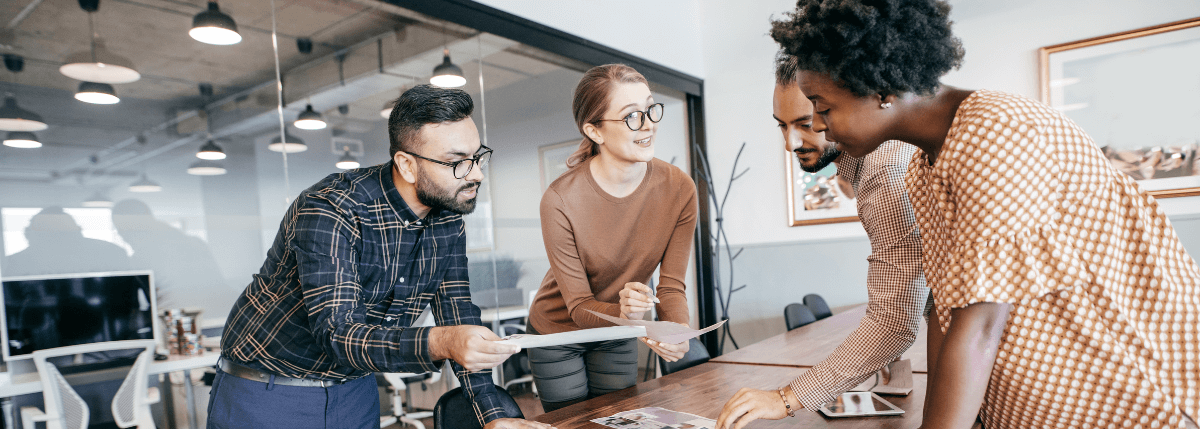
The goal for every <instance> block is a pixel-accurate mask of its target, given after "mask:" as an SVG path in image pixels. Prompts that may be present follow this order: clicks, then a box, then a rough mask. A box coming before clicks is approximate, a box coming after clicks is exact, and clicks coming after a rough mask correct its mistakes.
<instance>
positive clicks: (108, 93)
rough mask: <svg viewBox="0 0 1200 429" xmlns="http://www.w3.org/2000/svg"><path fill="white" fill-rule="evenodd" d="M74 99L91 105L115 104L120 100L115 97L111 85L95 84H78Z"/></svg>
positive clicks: (115, 92) (115, 93)
mask: <svg viewBox="0 0 1200 429" xmlns="http://www.w3.org/2000/svg"><path fill="white" fill-rule="evenodd" d="M75 99H76V100H79V101H82V102H84V103H91V104H117V103H119V102H121V99H120V98H119V97H117V91H116V90H114V89H113V86H112V85H109V84H107V83H97V82H82V83H80V84H79V91H78V92H76V93H75Z"/></svg>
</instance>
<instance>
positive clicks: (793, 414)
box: [779, 387, 796, 417]
mask: <svg viewBox="0 0 1200 429" xmlns="http://www.w3.org/2000/svg"><path fill="white" fill-rule="evenodd" d="M779 399H782V400H783V406H784V407H786V408H787V415H788V417H796V411H794V410H792V404H790V403H788V400H787V394H785V393H783V388H782V387H781V388H779Z"/></svg>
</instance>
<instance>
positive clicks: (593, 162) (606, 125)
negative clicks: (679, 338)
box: [528, 64, 697, 411]
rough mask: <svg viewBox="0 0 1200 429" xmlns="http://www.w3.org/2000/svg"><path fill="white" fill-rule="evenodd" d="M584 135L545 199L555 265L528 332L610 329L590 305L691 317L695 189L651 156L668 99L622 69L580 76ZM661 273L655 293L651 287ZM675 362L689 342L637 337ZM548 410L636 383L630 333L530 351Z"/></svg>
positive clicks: (607, 310) (577, 104)
mask: <svg viewBox="0 0 1200 429" xmlns="http://www.w3.org/2000/svg"><path fill="white" fill-rule="evenodd" d="M572 110H573V112H574V115H575V123H576V125H577V126H578V127H579V132H580V134H582V135H583V140H582V141H581V142H580V144H579V150H578V151H576V152H575V153H574V154H573V155H571V157H570V159H568V160H567V166H568V167H569V168H570V169H569V170H568V171H567V172H566V173H563V175H562V176H561V177H559V178H558V179H557V180H555V181H554V183H552V184H550V186H549V188H547V189H546V193H545V194H543V195H542V205H541V220H542V239H543V240H544V241H545V244H546V254H547V256H548V257H549V259H550V271H549V272H547V273H546V278H545V279H544V280H542V285H541V289H540V290H538V293H537V297H536V298H535V299H534V302H533V305H532V307H531V309H530V312H529V313H530V323H529V330H530V331H531V333H537V334H554V333H560V332H569V331H574V330H579V329H588V328H600V327H606V326H612V324H611V323H609V322H607V321H605V320H603V319H601V318H599V317H597V316H596V315H594V314H592V313H591V312H589V311H588V310H591V311H594V312H596V313H602V314H607V315H610V316H613V317H622V318H629V319H641V318H642V317H643V316H644V314H645V312H647V311H649V310H650V309H651V308H652V307H654V308H656V309H657V312H658V316H659V318H660V319H662V320H665V321H670V322H676V323H681V324H685V325H686V324H687V323H688V309H687V298H686V296H685V294H684V284H683V279H684V275H685V274H684V272H685V271H686V270H687V264H688V257H689V256H690V254H691V249H692V236H693V232H694V230H695V228H696V210H697V206H696V204H697V202H696V185H695V184H694V183H693V182H692V179H691V177H689V176H688V175H687V173H684V172H683V171H682V170H680V169H679V168H677V167H675V166H673V165H671V164H669V163H666V162H663V161H661V160H659V159H656V158H654V143H655V142H654V138H655V133H656V131H657V130H658V121H659V120H661V119H662V115H663V105H662V104H661V103H655V102H654V97H653V95H651V93H650V87H649V86H648V84H647V82H646V78H644V77H642V75H641V74H640V73H638V72H637V71H636V70H634V69H633V68H631V67H629V66H626V65H622V64H609V65H604V66H599V67H595V68H592V69H591V70H588V71H587V72H586V73H584V75H583V78H582V79H581V80H580V81H579V85H578V86H577V87H576V88H575V100H574V103H573V105H572ZM655 268H658V269H659V278H658V287H657V291H653V290H651V289H650V287H648V286H647V285H646V283H649V282H650V277H651V275H653V273H654V270H655ZM642 340H643V341H644V342H645V343H646V344H647V345H648V346H649V347H650V348H651V349H652V350H654V351H655V352H656V353H658V355H659V356H662V358H663V359H666V360H668V361H672V362H673V361H676V360H679V359H680V358H681V357H683V355H684V353H686V352H687V350H688V343H686V342H684V343H682V344H661V343H657V342H655V341H653V340H650V339H646V338H643V339H642ZM528 352H529V361H530V366H531V367H532V368H531V369H532V371H533V378H534V383H535V384H536V385H537V389H538V394H539V395H540V399H541V401H542V406H543V407H544V408H545V410H546V411H551V410H555V409H558V408H562V407H565V406H567V405H570V404H573V403H575V402H579V401H582V400H585V399H588V398H591V397H596V396H599V395H603V394H605V393H608V392H612V391H616V390H620V389H624V388H626V387H629V386H632V385H633V384H634V383H635V382H636V381H637V343H636V342H635V341H633V339H624V340H612V341H601V342H594V343H583V344H572V345H565V346H558V347H543V348H535V349H529V351H528Z"/></svg>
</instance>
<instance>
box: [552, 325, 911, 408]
mask: <svg viewBox="0 0 1200 429" xmlns="http://www.w3.org/2000/svg"><path fill="white" fill-rule="evenodd" d="M865 314H866V306H865V305H863V306H860V307H856V308H854V309H850V310H847V311H844V312H841V313H838V314H836V315H834V316H832V317H829V318H826V319H823V320H819V321H817V322H814V323H812V324H810V325H807V326H804V327H802V328H798V329H795V330H792V331H790V332H787V333H784V334H780V335H777V336H774V337H771V338H768V339H766V340H763V341H760V342H758V343H755V344H753V345H750V346H747V347H744V348H742V349H740V350H736V351H733V352H730V353H727V354H725V355H723V356H720V357H718V358H716V359H713V360H712V361H709V362H708V363H705V364H702V365H698V366H695V367H692V368H689V369H686V370H683V371H680V372H677V373H674V374H670V375H666V376H663V377H660V378H657V379H654V380H651V381H648V382H644V383H639V384H637V385H635V386H633V387H630V388H628V389H624V390H620V391H617V392H613V393H610V394H607V395H604V396H601V397H599V398H595V399H590V400H587V401H584V402H581V403H578V404H575V405H572V406H570V407H566V408H562V409H559V410H555V411H552V412H549V413H546V414H542V415H540V416H537V417H536V418H534V420H537V421H539V422H545V423H550V424H553V425H554V426H555V427H557V428H559V429H568V428H595V429H601V428H603V427H604V426H601V425H599V424H596V423H591V422H590V420H592V419H596V418H600V417H607V416H611V415H613V414H617V413H620V412H624V411H631V410H635V409H638V408H645V407H662V408H666V409H668V410H672V411H681V412H686V413H691V414H695V415H698V416H701V417H706V418H710V419H714V420H716V418H717V416H719V415H720V414H721V407H722V406H724V405H725V402H726V401H728V400H729V398H731V397H733V395H734V394H735V393H737V391H738V389H741V388H743V387H750V388H756V389H776V388H779V387H780V386H782V385H784V384H786V383H787V382H788V381H790V380H792V379H794V378H796V377H797V376H799V375H800V374H803V373H804V372H805V371H807V370H808V368H810V367H812V366H813V365H816V364H817V363H819V362H821V360H823V359H824V358H825V357H826V356H828V355H829V354H830V353H832V352H833V350H834V349H836V348H837V346H838V345H839V344H841V342H842V340H844V339H845V338H846V337H847V336H849V335H850V333H851V332H854V329H855V328H857V327H858V322H859V320H860V319H862V317H863V316H864V315H865ZM921 328H922V332H921V333H920V335H919V336H918V339H917V342H916V344H914V345H913V346H912V347H911V348H910V349H909V352H908V353H905V355H904V358H906V359H910V360H912V365H913V372H914V374H913V393H912V394H910V395H908V396H884V397H883V398H884V399H886V400H888V402H891V403H893V404H895V405H896V406H898V407H900V408H901V409H903V410H904V411H905V413H904V414H903V415H900V416H886V417H858V418H837V419H831V418H827V417H825V416H823V415H821V414H819V413H815V412H808V411H801V412H797V413H796V417H795V418H791V417H789V418H785V419H783V420H775V421H772V420H759V421H755V422H753V423H751V424H750V426H749V427H750V428H783V427H789V428H791V427H819V428H826V427H828V428H864V429H865V428H872V429H874V428H886V429H893V428H915V427H918V426H920V424H921V413H922V410H923V408H924V400H925V385H926V375H925V372H926V368H927V366H928V365H927V364H926V360H925V332H924V329H926V327H925V323H924V322H922V323H921Z"/></svg>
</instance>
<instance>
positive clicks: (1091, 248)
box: [907, 91, 1200, 429]
mask: <svg viewBox="0 0 1200 429" xmlns="http://www.w3.org/2000/svg"><path fill="white" fill-rule="evenodd" d="M907 182H908V193H909V196H910V197H911V198H912V201H913V207H914V209H915V210H916V215H917V223H918V225H919V227H920V229H921V238H922V247H923V250H924V254H923V256H924V268H925V275H926V276H927V278H928V281H929V287H930V288H931V289H932V290H933V296H934V299H935V304H936V306H937V310H938V317H939V319H940V320H939V322H940V325H941V328H942V330H943V331H944V330H945V329H946V328H947V327H948V326H949V325H950V323H951V320H950V310H951V309H952V308H961V307H966V306H967V305H970V304H972V303H976V302H1004V303H1011V304H1012V305H1013V311H1012V314H1011V316H1010V319H1009V323H1008V327H1007V328H1006V331H1005V334H1004V338H1003V339H1002V341H1001V343H1000V348H999V353H998V354H997V356H996V362H995V364H994V365H993V367H992V373H991V380H990V382H989V384H988V387H987V394H986V397H985V399H984V404H983V408H982V410H981V417H982V418H983V422H984V426H985V427H987V428H988V429H1005V428H1030V427H1072V428H1075V427H1085V428H1086V427H1147V428H1156V427H1183V424H1184V423H1183V421H1182V418H1183V417H1182V415H1181V414H1180V411H1181V410H1182V411H1185V412H1187V413H1188V414H1190V415H1192V416H1196V415H1197V413H1198V411H1200V351H1198V350H1197V349H1198V348H1200V346H1198V344H1200V339H1198V338H1197V335H1198V334H1200V328H1198V325H1200V320H1198V316H1200V270H1198V269H1197V266H1196V262H1195V261H1194V260H1193V259H1192V258H1191V257H1189V256H1188V254H1187V253H1186V252H1185V251H1184V248H1183V246H1182V245H1180V243H1179V239H1178V238H1177V237H1176V235H1175V231H1174V229H1172V228H1171V224H1170V222H1169V221H1168V220H1167V217H1166V215H1164V214H1163V212H1162V211H1161V210H1160V209H1159V207H1158V204H1157V202H1155V200H1154V198H1152V197H1150V196H1148V195H1146V194H1145V193H1143V192H1142V191H1141V190H1140V189H1139V187H1138V186H1137V184H1136V183H1135V182H1134V181H1133V180H1132V179H1130V178H1129V177H1127V176H1125V175H1124V174H1122V173H1119V172H1117V171H1116V170H1114V169H1113V168H1112V167H1111V166H1110V165H1109V163H1108V161H1107V160H1106V159H1105V158H1104V156H1103V155H1102V154H1101V152H1100V149H1099V148H1097V147H1096V144H1095V143H1094V142H1093V141H1092V140H1091V138H1089V137H1088V136H1087V135H1086V134H1085V133H1084V132H1083V130H1081V129H1080V128H1079V127H1078V126H1076V125H1075V124H1074V123H1073V122H1071V121H1070V120H1069V119H1067V118H1066V117H1065V116H1063V115H1062V114H1061V113H1059V112H1058V111H1056V110H1053V109H1051V108H1049V107H1047V106H1046V105H1043V104H1041V103H1038V102H1035V101H1032V100H1029V99H1027V98H1024V97H1020V96H1015V95H1010V94H1005V93H1000V92H994V91H977V92H975V93H973V94H972V95H971V96H970V97H968V98H967V99H966V100H965V101H963V103H962V105H961V106H960V107H959V109H958V113H957V115H956V116H955V118H954V122H953V124H952V125H951V127H950V132H949V134H948V135H947V137H946V142H945V144H944V145H943V146H942V149H941V153H940V154H939V155H938V158H937V160H936V164H935V165H932V166H930V165H929V162H928V156H927V154H925V153H924V152H917V154H916V155H915V156H914V157H913V160H912V163H911V165H910V168H909V173H908V177H907Z"/></svg>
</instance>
